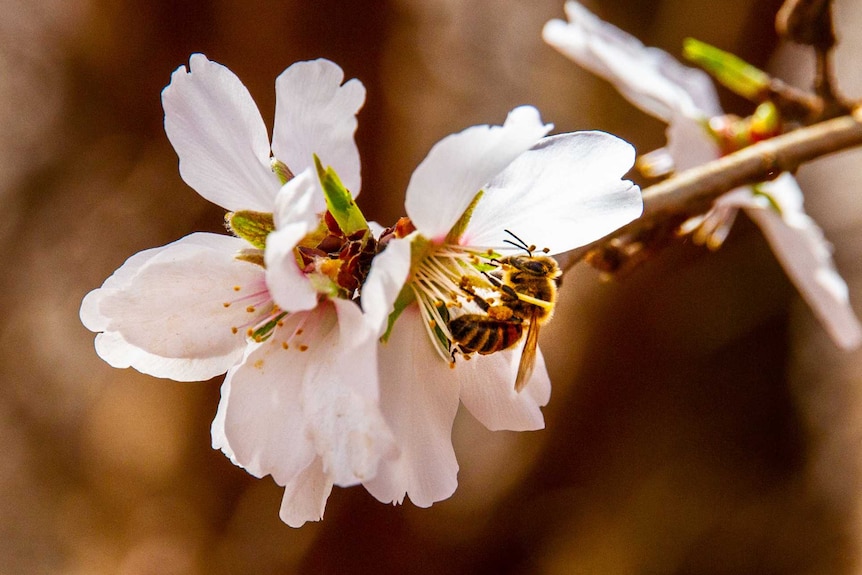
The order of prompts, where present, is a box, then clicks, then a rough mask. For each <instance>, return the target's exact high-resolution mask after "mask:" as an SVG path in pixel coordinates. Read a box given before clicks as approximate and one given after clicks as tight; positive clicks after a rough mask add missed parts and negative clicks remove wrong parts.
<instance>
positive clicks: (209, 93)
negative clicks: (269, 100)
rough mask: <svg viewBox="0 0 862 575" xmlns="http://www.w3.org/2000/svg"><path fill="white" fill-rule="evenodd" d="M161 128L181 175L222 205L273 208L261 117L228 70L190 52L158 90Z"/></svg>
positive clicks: (274, 183)
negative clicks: (178, 162) (170, 146)
mask: <svg viewBox="0 0 862 575" xmlns="http://www.w3.org/2000/svg"><path fill="white" fill-rule="evenodd" d="M162 106H163V107H164V109H165V132H167V135H168V139H169V140H170V141H171V144H172V145H173V147H174V149H175V150H176V152H177V155H178V156H179V158H180V175H181V176H182V178H183V180H185V182H186V183H187V184H188V185H190V186H191V187H192V188H194V189H195V191H197V192H198V193H199V194H200V195H201V196H203V197H204V198H206V199H208V200H209V201H211V202H213V203H216V204H218V205H220V206H221V207H223V208H225V209H227V210H258V211H263V212H269V211H272V202H273V200H274V199H275V194H276V192H277V191H278V188H279V185H280V184H279V182H278V178H277V177H276V176H275V175H274V174H273V173H272V170H271V169H270V161H269V157H270V153H269V141H268V137H267V133H266V126H265V125H264V123H263V118H261V116H260V112H259V111H258V109H257V106H256V105H255V103H254V101H253V100H252V98H251V94H249V92H248V90H247V89H246V87H245V86H243V84H242V82H240V80H239V78H237V77H236V76H235V75H234V74H233V72H231V71H230V70H228V69H227V68H225V67H224V66H222V65H220V64H217V63H215V62H211V61H209V60H207V58H206V56H204V55H203V54H193V55H192V57H191V60H190V61H189V69H188V71H187V70H186V67H185V66H180V67H179V68H177V70H176V71H175V72H174V73H173V75H171V83H170V84H169V85H168V86H167V87H166V88H165V89H164V90H163V91H162Z"/></svg>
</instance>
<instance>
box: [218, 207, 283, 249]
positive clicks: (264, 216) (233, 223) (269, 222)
mask: <svg viewBox="0 0 862 575" xmlns="http://www.w3.org/2000/svg"><path fill="white" fill-rule="evenodd" d="M224 221H225V224H226V225H227V227H228V229H229V230H230V231H231V232H233V234H234V235H235V236H237V237H238V238H242V239H244V240H245V241H247V242H248V243H250V244H251V245H253V246H254V247H256V248H258V249H261V250H262V249H264V248H265V247H266V236H268V235H269V234H270V233H271V232H274V231H275V222H274V221H273V219H272V214H268V213H264V212H253V211H251V210H240V211H238V212H228V213H227V214H226V215H225V217H224Z"/></svg>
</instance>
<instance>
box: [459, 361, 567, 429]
mask: <svg viewBox="0 0 862 575" xmlns="http://www.w3.org/2000/svg"><path fill="white" fill-rule="evenodd" d="M520 358H521V350H520V349H515V350H506V351H502V352H498V353H494V354H491V355H485V356H478V355H477V356H474V357H473V358H472V359H470V360H469V361H460V360H459V361H458V362H457V365H456V367H455V373H456V376H457V377H458V381H460V382H461V401H462V402H463V403H464V406H465V407H466V408H467V409H469V410H470V413H472V414H473V416H474V417H475V418H476V419H478V420H479V421H480V422H481V423H482V424H483V425H484V426H485V427H487V428H488V429H490V430H492V431H497V430H501V429H508V430H511V431H531V430H535V429H542V428H543V427H544V426H545V420H544V417H543V416H542V411H541V409H540V408H541V407H542V406H544V405H547V404H548V400H549V399H550V398H551V379H550V378H549V377H548V370H547V368H546V367H545V360H544V358H543V357H542V353H541V351H539V350H537V351H536V363H535V367H534V369H533V374H532V376H531V377H530V380H529V381H528V382H527V384H526V385H525V386H524V389H522V390H521V391H520V393H519V392H516V391H515V376H516V375H517V373H518V363H519V361H520Z"/></svg>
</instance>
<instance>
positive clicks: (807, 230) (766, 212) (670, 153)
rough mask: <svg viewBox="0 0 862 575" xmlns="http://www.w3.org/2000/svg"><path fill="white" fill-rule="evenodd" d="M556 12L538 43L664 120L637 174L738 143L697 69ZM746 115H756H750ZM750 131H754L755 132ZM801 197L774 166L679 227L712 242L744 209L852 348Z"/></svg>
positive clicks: (834, 333)
mask: <svg viewBox="0 0 862 575" xmlns="http://www.w3.org/2000/svg"><path fill="white" fill-rule="evenodd" d="M565 10H566V15H567V18H568V22H564V21H562V20H551V21H550V22H548V23H547V24H546V25H545V28H544V30H543V37H544V39H545V41H546V42H548V43H549V44H550V45H551V46H553V47H554V48H556V49H557V50H559V51H560V52H562V53H563V54H564V55H566V56H568V57H569V58H571V59H572V60H574V61H575V62H577V63H578V64H580V65H581V66H583V67H584V68H586V69H588V70H590V71H592V72H593V73H595V74H596V75H598V76H600V77H602V78H604V79H606V80H608V81H609V82H611V83H612V84H613V85H614V86H615V87H616V88H617V89H618V90H619V91H620V93H621V94H622V95H623V96H624V97H625V98H626V99H628V100H629V101H630V102H631V103H632V104H634V105H635V106H637V107H639V108H640V109H641V110H643V111H644V112H646V113H648V114H650V115H652V116H654V117H656V118H658V119H660V120H662V121H664V122H665V123H667V125H668V128H667V146H666V147H665V148H662V149H660V150H656V151H655V152H651V153H649V154H647V155H646V156H644V157H642V158H641V159H640V160H639V166H640V167H642V168H643V169H644V171H645V172H647V173H648V174H649V175H654V176H655V175H662V174H664V173H667V172H669V171H671V170H677V171H680V170H685V169H687V168H691V167H694V166H698V165H701V164H703V163H706V162H709V161H711V160H714V159H716V158H718V157H720V156H721V155H722V154H723V153H727V152H728V151H733V149H735V148H738V146H739V145H740V144H739V142H737V141H736V140H735V139H734V138H732V137H729V133H731V132H733V128H734V126H733V125H731V124H730V123H729V122H732V121H733V120H729V119H728V117H727V116H724V114H723V112H722V110H721V107H720V106H719V103H718V97H717V94H716V91H715V87H714V85H713V83H712V80H711V79H710V78H709V76H708V75H707V74H706V73H704V72H703V71H701V70H698V69H694V68H690V67H687V66H684V65H682V64H680V63H679V62H678V61H677V60H675V59H674V58H673V57H672V56H670V55H669V54H667V53H666V52H664V51H662V50H659V49H658V48H651V47H646V46H644V45H643V44H642V43H641V42H640V41H639V40H638V39H636V38H634V37H633V36H631V35H629V34H627V33H625V32H623V31H622V30H620V29H618V28H616V27H615V26H612V25H611V24H608V23H607V22H604V21H602V20H601V19H599V18H597V17H596V16H595V15H593V14H592V13H590V12H589V11H588V10H587V9H586V8H584V7H583V6H581V5H580V4H579V3H577V2H575V1H574V0H570V1H568V2H566V4H565ZM764 106H766V105H764ZM753 119H754V120H755V122H756V121H757V119H758V114H755V116H754V117H753ZM755 128H756V126H755ZM752 133H754V134H755V136H756V135H757V130H756V129H755V130H753V131H752ZM765 135H766V136H768V134H765ZM754 139H756V138H754ZM749 143H750V142H749ZM802 203H803V196H802V191H801V190H800V189H799V186H798V184H797V183H796V180H795V179H794V178H793V176H792V175H790V174H781V175H780V176H779V177H778V178H776V179H775V180H772V181H769V182H763V183H760V184H757V185H755V186H751V187H745V188H739V189H736V190H732V191H731V192H729V193H727V194H724V195H723V196H721V197H720V198H718V199H717V200H716V201H715V202H714V204H713V207H712V209H711V210H710V211H709V212H707V213H706V214H704V215H703V216H700V217H698V218H695V219H692V220H689V221H688V222H686V223H685V224H684V226H683V228H682V231H684V232H691V233H693V237H694V239H695V240H696V241H699V242H701V243H705V244H706V245H707V246H709V247H710V248H712V249H715V248H718V247H719V246H720V245H721V243H722V242H723V241H724V239H725V237H726V236H727V234H728V233H729V230H730V226H731V225H732V223H733V221H734V218H735V217H736V214H737V211H738V210H739V209H740V208H741V209H743V210H745V212H746V214H748V216H749V217H751V219H752V220H754V222H755V223H756V224H757V225H758V226H759V227H760V228H761V230H762V231H763V233H764V235H765V237H766V239H767V240H768V241H769V243H770V245H771V247H772V250H773V252H774V253H775V255H776V258H777V259H778V260H779V261H780V262H781V264H782V266H783V267H784V269H785V271H786V272H787V274H788V276H789V277H790V279H791V281H793V283H794V284H795V285H796V287H797V289H798V290H799V291H800V293H801V294H802V296H803V298H805V300H806V301H807V302H808V304H809V306H810V307H811V309H812V310H813V312H814V314H815V315H816V316H817V317H818V318H819V320H820V321H821V323H822V324H823V326H824V328H825V329H826V331H827V332H828V333H829V334H830V336H831V337H832V339H833V340H834V341H835V342H836V344H837V345H839V346H840V347H842V348H848V349H849V348H854V347H856V346H858V345H859V344H860V343H862V325H860V323H859V320H858V319H857V317H856V315H855V313H854V312H853V309H852V308H851V306H850V303H849V299H848V289H847V285H846V283H845V282H844V280H843V279H842V278H841V276H840V275H838V272H837V270H836V268H835V264H834V262H833V260H832V255H831V246H830V245H829V244H828V242H826V240H825V239H824V237H823V232H822V231H821V230H820V228H819V227H818V226H817V224H816V223H815V222H814V221H813V220H812V219H811V218H810V217H808V216H807V215H806V214H805V212H804V210H803V206H802Z"/></svg>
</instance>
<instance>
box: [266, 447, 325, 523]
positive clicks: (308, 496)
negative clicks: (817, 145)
mask: <svg viewBox="0 0 862 575" xmlns="http://www.w3.org/2000/svg"><path fill="white" fill-rule="evenodd" d="M330 492H332V481H331V480H330V479H329V477H328V476H327V474H326V473H325V472H324V471H323V465H322V463H321V461H320V458H319V457H317V458H315V459H314V460H313V461H312V462H311V463H310V464H309V465H308V467H306V468H305V469H304V470H303V471H302V472H301V473H300V474H299V475H297V476H296V477H295V478H294V479H293V480H292V481H290V482H288V484H287V485H285V488H284V497H282V499H281V510H280V511H279V513H278V515H279V517H281V520H282V521H284V522H285V523H287V524H288V525H290V526H291V527H302V525H303V524H304V523H305V522H307V521H320V520H321V519H323V511H324V509H325V508H326V500H327V499H329V494H330Z"/></svg>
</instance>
